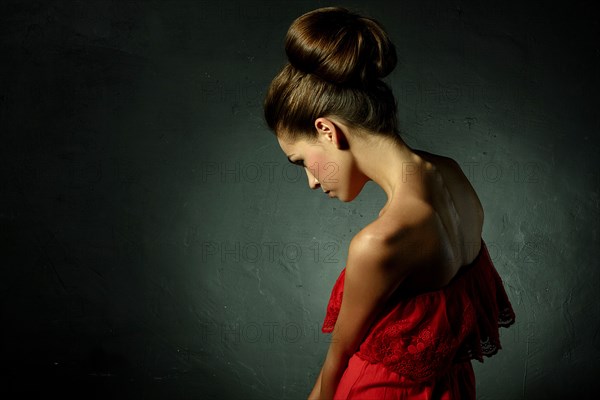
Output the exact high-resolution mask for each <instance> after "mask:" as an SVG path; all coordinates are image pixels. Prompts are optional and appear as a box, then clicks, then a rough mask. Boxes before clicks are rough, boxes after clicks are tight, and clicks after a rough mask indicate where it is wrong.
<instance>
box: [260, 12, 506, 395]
mask: <svg viewBox="0 0 600 400" xmlns="http://www.w3.org/2000/svg"><path fill="white" fill-rule="evenodd" d="M285 50H286V53H287V56H288V60H289V63H287V64H286V65H285V66H284V67H283V69H282V70H281V72H280V73H279V74H278V75H277V76H276V77H275V78H274V80H273V82H272V83H271V85H270V87H269V90H268V93H267V96H266V99H265V119H266V121H267V123H268V125H269V127H270V129H271V130H272V131H273V132H274V133H275V135H276V136H277V140H278V142H279V145H280V146H281V149H282V150H283V151H284V153H285V154H286V156H287V157H288V159H289V160H290V162H292V163H294V164H297V165H299V166H301V167H303V168H304V170H305V171H306V175H307V177H308V184H309V186H310V187H311V188H312V189H318V188H320V189H321V190H323V191H324V192H325V193H326V194H328V195H329V197H335V198H338V199H339V200H341V201H344V202H349V201H352V200H353V199H354V198H355V197H356V196H357V195H358V194H359V193H360V191H361V190H362V188H363V186H364V185H365V183H366V182H367V181H369V180H372V181H374V182H376V183H377V184H378V185H379V186H381V188H382V189H383V190H384V191H385V193H386V195H387V202H386V204H385V206H384V207H383V208H382V210H381V211H380V213H379V217H378V218H377V219H376V220H375V221H373V222H371V223H370V224H369V225H367V226H366V227H365V228H364V229H362V230H361V231H360V232H359V233H358V234H357V235H356V236H355V237H354V238H353V239H352V240H351V242H350V248H349V251H348V260H347V263H346V266H345V268H344V269H343V270H342V272H341V274H340V276H339V278H338V280H337V281H336V283H335V285H334V288H333V290H332V292H331V297H330V300H329V304H328V307H327V315H326V317H325V321H324V324H323V327H322V330H323V332H332V338H331V345H330V347H329V350H328V352H327V356H326V358H325V361H324V364H323V367H322V369H321V373H320V374H319V377H318V379H317V382H316V384H315V386H314V388H313V390H312V392H311V393H310V395H309V399H332V398H335V399H346V398H352V399H405V398H410V399H433V398H439V399H474V398H475V378H474V374H473V369H472V366H471V359H478V360H479V361H481V362H483V358H482V356H483V355H487V356H491V355H492V354H495V352H496V351H497V350H498V349H500V348H501V346H500V341H499V338H498V327H499V326H509V325H510V324H512V323H513V322H514V312H513V310H512V307H511V304H510V302H509V300H508V297H507V296H506V293H505V291H504V288H503V285H502V282H501V280H500V278H499V276H498V274H497V272H496V270H495V268H494V266H493V264H492V262H491V259H490V257H489V253H488V252H487V248H486V246H485V243H484V241H483V239H482V238H481V233H482V226H483V215H484V214H483V208H482V206H481V203H480V201H479V198H478V197H477V194H476V193H475V191H474V190H473V187H472V186H471V184H470V183H469V181H468V179H467V178H466V177H465V175H464V174H463V172H462V171H461V168H460V167H459V165H458V164H457V163H456V162H455V161H454V160H452V159H450V158H448V157H444V156H440V155H434V154H430V153H427V152H424V151H419V150H415V149H412V148H410V147H409V146H408V145H407V144H406V143H405V142H404V141H403V140H402V138H401V137H400V135H399V131H398V128H397V120H396V102H395V99H394V96H393V94H392V92H391V90H390V88H389V87H388V86H387V85H386V84H385V83H384V82H383V81H382V80H381V79H382V78H384V77H385V76H387V75H388V74H389V73H390V72H392V70H393V69H394V67H395V65H396V52H395V47H394V45H393V44H392V42H391V41H390V39H389V38H388V35H387V34H386V32H385V30H384V29H383V27H382V26H381V25H380V24H379V23H378V22H376V21H375V20H373V19H370V18H366V17H362V16H360V15H357V14H355V13H352V12H349V11H348V10H346V9H343V8H338V7H328V8H321V9H317V10H314V11H312V12H309V13H307V14H305V15H302V16H301V17H299V18H298V19H296V20H295V21H294V22H293V23H292V25H291V26H290V28H289V31H288V33H287V36H286V41H285Z"/></svg>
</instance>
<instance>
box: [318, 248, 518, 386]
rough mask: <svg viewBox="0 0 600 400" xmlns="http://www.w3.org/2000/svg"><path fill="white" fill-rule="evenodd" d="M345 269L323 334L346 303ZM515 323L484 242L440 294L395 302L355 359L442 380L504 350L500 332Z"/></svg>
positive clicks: (416, 379)
mask: <svg viewBox="0 0 600 400" xmlns="http://www.w3.org/2000/svg"><path fill="white" fill-rule="evenodd" d="M345 271H346V269H345V268H344V269H343V270H342V271H341V273H340V275H339V277H338V279H337V280H336V282H335V284H334V287H333V289H332V291H331V296H330V300H329V303H328V305H327V313H326V316H325V320H324V322H323V326H322V328H321V331H322V332H323V333H330V332H332V331H333V328H334V326H335V322H336V320H337V316H338V313H339V310H340V307H341V304H342V295H343V286H344V277H345ZM514 322H515V313H514V311H513V308H512V305H511V303H510V301H509V299H508V296H507V294H506V291H505V290H504V286H503V284H502V280H501V278H500V276H499V275H498V272H497V271H496V269H495V267H494V265H493V263H492V260H491V258H490V255H489V253H488V250H487V247H486V246H485V243H484V242H483V239H482V245H481V251H480V253H479V255H478V256H477V258H476V259H475V260H474V261H473V263H471V264H469V265H468V266H465V267H463V268H461V270H460V271H459V273H458V274H457V275H456V276H455V277H454V278H453V279H452V281H451V282H450V283H449V284H448V285H446V286H445V287H443V288H442V289H439V290H436V291H431V292H425V293H421V294H419V295H417V296H414V297H410V298H405V299H400V298H396V299H395V300H394V302H393V303H392V304H391V305H390V308H389V311H386V312H385V314H384V315H382V317H381V318H378V319H377V321H376V322H375V323H374V324H373V325H372V326H371V328H370V329H369V332H368V333H367V336H366V339H365V340H364V341H363V343H362V344H361V345H360V348H359V351H358V353H357V355H358V356H359V357H361V358H362V359H364V360H367V361H369V362H371V363H382V364H383V365H384V366H385V367H387V368H388V369H390V370H391V371H394V372H397V373H398V374H400V375H402V376H403V377H405V378H406V379H408V380H409V381H411V380H412V381H414V382H423V381H426V380H430V379H432V378H434V377H435V376H440V374H443V373H445V372H446V371H447V369H449V368H450V367H452V364H453V363H458V362H463V361H468V360H471V359H476V360H478V361H480V362H483V356H487V357H491V356H492V355H494V354H496V353H497V352H498V350H500V349H501V348H502V346H501V344H500V338H499V327H509V326H510V325H512V324H513V323H514Z"/></svg>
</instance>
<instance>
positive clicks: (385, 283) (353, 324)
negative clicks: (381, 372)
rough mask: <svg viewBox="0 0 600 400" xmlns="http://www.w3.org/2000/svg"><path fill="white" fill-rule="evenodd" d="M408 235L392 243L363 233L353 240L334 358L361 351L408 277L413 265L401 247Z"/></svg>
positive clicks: (333, 344)
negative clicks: (361, 345) (392, 295)
mask: <svg viewBox="0 0 600 400" xmlns="http://www.w3.org/2000/svg"><path fill="white" fill-rule="evenodd" d="M406 235H407V234H405V233H400V234H397V235H395V237H394V239H393V240H390V239H389V238H387V239H386V238H382V237H377V236H374V235H370V234H363V232H361V233H359V234H358V235H357V236H356V237H354V238H353V239H352V241H351V243H350V248H349V251H348V260H347V263H346V272H345V278H344V279H345V280H344V289H343V295H342V304H341V307H340V311H339V313H338V317H337V321H336V324H335V327H334V329H333V332H332V337H331V346H330V349H329V351H330V352H332V353H333V356H336V357H341V356H347V357H349V356H351V355H352V354H353V353H354V352H356V351H357V350H358V347H359V346H360V343H361V342H362V340H363V338H364V336H365V335H366V333H367V332H368V330H369V328H370V326H371V324H372V323H373V322H374V319H375V317H376V316H377V314H378V313H379V311H381V309H382V306H384V305H385V302H386V300H387V299H388V298H389V297H390V295H391V294H392V293H393V292H394V291H395V290H396V288H397V287H398V286H399V285H400V283H402V281H403V280H404V279H405V278H406V276H408V274H409V272H410V266H409V265H408V263H403V261H402V260H403V257H402V254H400V252H399V249H400V248H402V246H399V245H398V241H401V240H405V239H404V238H403V236H406ZM404 248H405V249H406V246H404ZM408 258H409V257H407V259H408Z"/></svg>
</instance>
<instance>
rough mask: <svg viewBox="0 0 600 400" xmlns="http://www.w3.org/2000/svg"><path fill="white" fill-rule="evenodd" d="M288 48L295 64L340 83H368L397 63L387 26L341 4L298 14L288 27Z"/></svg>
mask: <svg viewBox="0 0 600 400" xmlns="http://www.w3.org/2000/svg"><path fill="white" fill-rule="evenodd" d="M285 52H286V54H287V57H288V60H289V62H290V64H292V66H294V67H295V68H297V69H299V70H301V71H304V72H306V73H311V74H314V75H317V76H318V77H320V78H321V79H324V80H326V81H329V82H332V83H335V84H339V85H355V84H368V83H369V82H371V81H372V80H374V79H380V78H383V77H385V76H387V75H389V74H390V72H392V71H393V69H394V68H395V67H396V62H397V59H396V49H395V47H394V44H393V43H392V42H391V41H390V39H389V37H388V35H387V33H386V31H385V30H384V28H383V26H382V25H380V24H379V23H378V22H377V21H375V20H373V19H371V18H368V17H362V16H360V15H358V14H355V13H352V12H350V11H348V10H347V9H345V8H341V7H325V8H319V9H317V10H313V11H310V12H308V13H306V14H304V15H302V16H300V17H298V18H297V19H296V20H295V21H294V22H293V23H292V25H291V26H290V28H289V29H288V32H287V35H286V38H285Z"/></svg>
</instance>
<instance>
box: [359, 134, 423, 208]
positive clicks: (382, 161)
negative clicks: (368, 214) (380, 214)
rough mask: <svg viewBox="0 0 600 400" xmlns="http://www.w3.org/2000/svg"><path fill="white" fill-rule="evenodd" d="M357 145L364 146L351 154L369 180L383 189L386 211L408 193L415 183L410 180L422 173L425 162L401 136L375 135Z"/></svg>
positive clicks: (361, 140)
mask: <svg viewBox="0 0 600 400" xmlns="http://www.w3.org/2000/svg"><path fill="white" fill-rule="evenodd" d="M355 141H356V142H358V141H360V142H361V143H355V144H356V145H355V146H354V149H353V150H354V151H352V153H353V155H354V158H355V160H356V165H357V167H358V169H359V170H360V171H361V172H362V173H363V174H364V175H365V176H366V178H367V179H368V180H372V181H373V182H375V183H377V184H378V185H379V186H380V187H381V188H382V189H383V191H384V192H385V194H386V195H387V202H386V205H385V207H387V206H388V205H389V204H390V203H391V201H392V199H393V198H394V197H395V195H397V194H398V193H401V192H403V191H405V190H407V189H409V187H410V186H411V185H412V184H413V182H414V181H413V179H410V178H411V177H412V176H413V175H417V174H418V173H419V172H420V171H421V169H422V168H423V162H424V161H423V159H422V158H421V157H419V156H418V155H417V154H416V153H415V152H414V151H413V149H411V148H410V147H409V146H408V145H407V144H406V143H405V142H404V141H403V140H402V139H401V138H400V137H399V136H395V137H387V136H377V135H373V134H372V135H368V136H367V139H362V138H361V139H355ZM352 144H353V143H350V148H351V149H352V147H353V146H352ZM385 207H384V208H385Z"/></svg>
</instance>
